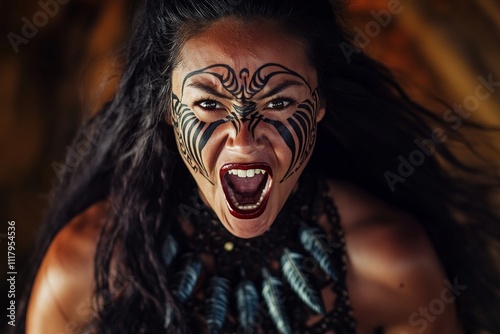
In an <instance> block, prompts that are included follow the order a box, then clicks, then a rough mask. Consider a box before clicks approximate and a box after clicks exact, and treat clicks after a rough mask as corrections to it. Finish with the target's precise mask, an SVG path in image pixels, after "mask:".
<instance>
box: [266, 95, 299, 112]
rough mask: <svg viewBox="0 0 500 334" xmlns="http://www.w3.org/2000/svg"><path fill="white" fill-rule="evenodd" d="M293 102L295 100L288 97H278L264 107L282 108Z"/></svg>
mask: <svg viewBox="0 0 500 334" xmlns="http://www.w3.org/2000/svg"><path fill="white" fill-rule="evenodd" d="M294 102H295V101H294V100H292V99H290V98H282V97H280V98H276V99H274V100H272V101H271V102H269V104H268V105H267V106H266V107H265V109H274V110H283V109H285V108H287V107H288V106H290V105H291V104H292V103H294Z"/></svg>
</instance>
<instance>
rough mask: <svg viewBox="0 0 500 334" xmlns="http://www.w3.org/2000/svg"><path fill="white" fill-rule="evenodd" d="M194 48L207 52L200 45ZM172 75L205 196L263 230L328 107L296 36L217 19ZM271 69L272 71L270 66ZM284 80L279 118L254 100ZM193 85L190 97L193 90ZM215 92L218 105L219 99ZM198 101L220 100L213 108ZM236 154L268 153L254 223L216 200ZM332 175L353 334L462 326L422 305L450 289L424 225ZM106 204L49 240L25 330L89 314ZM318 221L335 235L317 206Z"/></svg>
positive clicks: (180, 129)
mask: <svg viewBox="0 0 500 334" xmlns="http://www.w3.org/2000/svg"><path fill="white" fill-rule="evenodd" d="M202 49H203V50H204V51H205V53H203V54H201V55H200V51H199V50H202ZM276 64H278V65H276ZM280 71H283V72H285V73H281V74H279V75H282V76H283V75H284V76H285V77H286V78H281V79H279V80H275V82H273V81H272V79H269V80H268V81H267V86H266V85H265V86H262V87H260V85H262V84H264V83H266V78H267V77H269V76H270V75H273V73H277V72H280ZM258 73H261V74H262V75H260V76H259V75H258ZM173 75H174V78H173V79H174V84H173V91H172V94H173V95H172V97H173V100H172V103H173V107H172V111H173V115H172V116H171V122H170V123H171V126H174V127H175V129H176V131H177V140H178V147H180V151H181V155H182V156H183V159H184V161H185V162H186V166H187V168H188V169H190V172H191V173H192V175H193V176H194V178H195V180H196V182H197V183H198V186H199V187H200V188H202V189H200V193H201V195H202V197H203V198H204V200H205V202H206V203H207V205H210V206H211V207H212V208H213V209H214V211H216V213H217V215H218V216H219V218H220V219H221V222H222V223H223V224H224V226H225V227H226V228H227V229H228V230H229V231H230V232H232V233H233V234H235V235H239V236H241V237H252V236H256V235H259V234H262V233H264V232H265V230H266V229H267V228H268V227H269V226H270V225H271V224H272V222H273V221H274V218H275V217H276V215H277V214H278V213H279V210H280V209H281V207H282V205H283V204H284V202H285V201H286V199H287V198H288V196H289V194H290V193H291V192H292V191H293V189H294V188H295V187H296V185H297V182H298V179H299V176H300V174H301V173H302V170H303V168H304V167H305V165H306V164H307V162H308V159H309V156H310V154H311V152H310V147H309V146H310V143H311V140H312V141H314V139H312V138H314V137H315V125H316V123H317V122H319V121H321V118H322V114H324V108H325V106H324V104H322V102H321V101H320V100H319V99H318V97H317V93H316V88H317V78H316V72H315V70H314V69H313V68H312V67H311V66H310V65H309V64H308V62H307V59H306V58H305V52H304V48H303V45H302V44H301V43H300V42H299V41H297V40H294V39H293V38H291V37H290V36H288V35H287V34H286V33H285V32H283V31H281V30H280V28H279V26H278V25H277V24H275V23H273V22H267V21H263V22H258V23H255V22H253V23H248V22H247V23H241V22H238V21H236V20H230V19H227V20H222V21H220V22H218V23H216V24H214V25H213V26H212V27H210V28H209V29H208V30H206V31H204V32H203V33H201V34H200V35H199V36H197V37H196V38H193V39H192V40H190V41H189V42H187V43H186V44H185V46H184V47H183V50H182V54H181V65H180V66H179V67H178V68H176V69H175V70H174V74H173ZM198 75H202V76H205V77H208V78H210V79H206V78H205V80H208V82H207V81H205V82H198V87H192V88H193V89H198V90H199V89H200V88H201V90H203V88H207V83H210V85H211V86H208V87H210V88H213V89H215V90H216V93H217V94H219V95H226V97H227V100H224V101H220V99H221V97H220V96H217V94H211V93H208V95H209V97H210V99H206V98H205V96H206V94H207V89H205V92H201V93H200V94H201V95H200V96H201V98H202V99H205V100H204V101H201V102H200V100H199V99H198V100H196V99H195V98H194V97H189V96H188V95H187V92H186V90H185V89H186V88H185V89H184V90H183V88H182V87H183V86H186V85H188V84H189V83H188V79H186V78H188V77H189V76H191V77H194V76H198ZM231 76H233V77H234V80H236V82H243V83H244V84H243V85H241V84H234V85H233V84H232V81H227V80H226V79H225V78H227V77H231ZM242 78H246V79H245V80H242ZM252 78H254V79H252ZM255 78H257V79H255ZM274 78H275V79H278V74H276V75H274ZM241 80H242V81H241ZM286 80H293V81H296V82H298V83H300V82H302V83H303V84H302V85H294V84H292V85H290V86H288V87H285V88H284V89H283V91H282V92H281V93H284V92H285V89H286V90H287V91H286V93H287V94H286V95H287V96H288V95H291V96H293V97H294V98H295V99H294V101H295V102H293V103H292V104H291V105H287V106H289V108H288V109H285V108H282V109H281V110H279V111H280V113H281V114H284V115H282V116H283V117H282V116H279V115H275V111H276V110H275V109H276V106H279V108H281V107H283V99H282V98H281V97H278V98H277V97H276V96H275V95H273V94H271V95H272V96H269V97H268V99H263V100H265V101H259V102H256V101H255V100H252V99H253V98H255V96H256V94H258V93H259V92H260V93H262V94H266V93H269V92H270V91H271V90H272V89H273V88H275V87H276V86H278V85H279V84H280V83H282V82H284V81H286ZM202 84H204V85H205V87H203V85H202ZM270 85H271V86H270ZM255 92H257V93H255ZM212 93H213V92H212ZM254 93H255V94H254ZM191 94H194V95H196V93H194V91H193V93H191ZM194 95H193V96H194ZM200 96H198V97H200ZM280 99H281V100H280ZM213 100H215V102H213ZM192 101H198V102H197V103H198V104H197V106H202V108H203V109H205V111H203V110H198V113H197V111H196V109H195V110H193V109H192V107H191V106H193V105H194V104H193V102H192ZM211 101H212V102H211ZM219 102H220V103H221V105H224V108H222V109H221V108H220V107H219V106H217V103H219ZM261 102H262V103H261ZM200 103H202V104H200ZM253 103H255V105H254V104H253ZM260 103H261V104H260ZM285 104H286V103H285ZM262 105H265V106H269V105H270V106H274V107H273V108H271V109H272V110H273V111H272V112H269V111H264V110H267V109H265V107H263V106H262ZM194 108H196V107H194ZM279 108H278V109H279ZM333 108H334V106H333ZM206 109H217V110H216V115H214V114H212V112H206ZM299 111H300V112H299ZM219 112H220V114H221V115H223V116H222V117H219V114H218V113H219ZM302 113H303V114H302ZM186 115H187V116H186ZM214 116H215V117H214ZM182 117H188V118H189V119H182ZM299 117H300V119H299ZM293 122H295V123H293ZM311 122H312V123H311ZM191 126H192V127H193V129H199V130H200V132H199V134H198V136H194V135H193V134H192V133H189V132H187V131H186V130H187V129H188V128H189V127H191ZM299 137H301V138H302V139H300V138H299ZM209 139H210V140H209ZM299 142H301V143H302V144H301V145H299V144H298V143H299ZM294 145H295V146H294ZM263 152H264V153H263ZM235 157H236V159H238V161H251V160H252V159H263V160H265V161H266V162H269V164H270V165H271V166H272V168H273V172H274V174H275V178H276V180H277V182H276V186H275V187H274V189H273V195H272V196H271V197H270V204H269V206H268V208H266V212H265V213H264V214H263V216H262V217H261V218H262V219H260V220H259V219H255V221H254V220H252V221H250V222H249V224H248V225H250V226H247V225H243V224H241V222H239V221H238V220H237V219H236V218H234V217H231V216H230V214H228V213H227V212H226V211H225V210H227V207H226V205H225V203H219V202H218V200H217V198H218V196H219V197H220V196H221V193H220V181H218V179H217V172H218V167H219V166H220V165H221V164H222V163H225V162H226V161H227V159H235ZM325 163H327V162H325ZM328 185H329V189H330V191H329V194H330V196H331V198H332V199H333V201H334V202H335V204H336V206H337V208H338V212H339V215H340V217H341V225H342V227H343V229H344V231H345V238H346V254H347V286H348V289H349V293H350V298H351V304H352V308H353V311H354V318H355V319H356V321H357V333H360V334H365V333H366V334H368V333H373V331H374V330H375V329H376V328H379V327H381V328H382V329H383V330H384V333H387V334H422V333H424V334H459V333H463V331H462V329H461V326H460V324H459V321H458V319H457V314H456V309H455V304H454V302H449V303H448V302H447V303H446V304H445V308H444V310H442V312H441V313H440V314H439V315H436V316H433V315H432V314H428V310H427V311H425V310H426V309H427V308H428V307H429V305H430V303H431V302H432V301H433V300H436V299H441V298H443V296H447V298H449V297H450V292H449V291H446V289H449V287H448V285H447V284H446V283H445V282H446V280H447V277H446V275H445V273H444V270H443V268H442V266H441V264H440V262H439V260H438V257H437V255H436V253H435V251H434V249H433V247H432V244H431V243H430V241H429V238H428V237H427V234H426V233H425V231H424V230H423V229H422V227H421V225H420V224H419V223H418V222H417V221H416V220H415V219H414V218H413V217H411V216H410V215H408V214H406V213H404V212H401V211H399V210H396V209H394V208H392V207H390V206H388V205H387V204H385V203H383V202H381V201H380V200H378V199H376V198H374V197H372V196H371V195H369V194H368V193H366V192H365V191H363V190H361V189H359V188H356V187H354V186H353V185H351V184H349V183H346V182H344V181H341V180H328ZM108 210H109V205H108V204H107V203H106V202H102V203H97V204H95V205H94V206H92V207H90V208H89V209H87V210H86V211H85V212H83V213H82V214H80V215H79V216H77V217H75V218H74V219H73V220H72V221H71V222H70V223H69V224H68V225H67V226H66V227H65V228H63V230H62V231H61V232H60V233H59V234H58V235H57V237H56V238H55V239H54V241H53V242H52V245H51V247H50V249H49V250H48V252H47V254H46V255H45V259H44V261H43V263H42V266H41V268H40V270H39V272H38V275H37V277H36V281H35V284H34V287H33V292H32V295H31V300H30V303H29V308H28V317H27V333H28V334H42V333H43V334H46V333H60V332H63V333H64V332H65V330H67V328H68V327H67V326H68V324H73V325H74V326H78V325H83V324H84V323H85V322H86V321H88V319H89V317H88V316H89V314H88V313H87V314H83V315H82V311H81V310H82V308H85V306H82V305H88V303H89V301H90V299H91V296H92V293H95V292H94V291H93V289H94V283H93V270H94V268H93V263H94V257H95V255H96V254H95V249H96V242H97V238H98V232H99V229H100V226H101V225H102V222H103V220H104V219H105V217H106V214H107V212H108ZM318 224H319V225H320V226H321V227H323V228H324V229H325V231H326V232H327V233H331V234H333V233H332V231H331V229H330V226H329V225H328V223H327V220H326V217H325V216H324V215H323V216H321V217H320V219H319V221H318ZM453 279H454V278H451V279H449V281H451V282H453ZM443 293H444V294H443ZM446 293H447V294H446ZM322 295H323V300H324V302H325V305H326V306H327V307H326V308H327V311H329V310H330V309H331V308H332V306H333V304H334V300H335V297H336V296H335V295H334V293H333V292H332V289H329V288H325V289H324V290H323V291H322ZM457 298H460V297H457ZM449 300H452V299H449ZM79 310H80V311H79ZM415 312H417V315H418V319H426V320H425V323H422V321H421V322H419V324H418V325H416V323H415V322H414V321H413V322H412V321H411V320H410V319H411V317H412V315H413V316H414V315H415ZM419 312H423V313H422V314H424V315H422V316H420V315H419V314H420V313H419ZM425 312H427V314H426V313H425ZM138 316H139V315H138ZM412 319H413V320H415V318H412ZM315 320H316V319H310V322H314V321H315ZM424 324H425V328H424Z"/></svg>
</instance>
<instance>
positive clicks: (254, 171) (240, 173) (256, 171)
mask: <svg viewBox="0 0 500 334" xmlns="http://www.w3.org/2000/svg"><path fill="white" fill-rule="evenodd" d="M228 173H229V174H233V175H237V176H238V177H253V176H254V175H255V174H261V173H262V174H265V173H266V171H265V170H263V169H247V170H243V169H230V170H229V171H228Z"/></svg>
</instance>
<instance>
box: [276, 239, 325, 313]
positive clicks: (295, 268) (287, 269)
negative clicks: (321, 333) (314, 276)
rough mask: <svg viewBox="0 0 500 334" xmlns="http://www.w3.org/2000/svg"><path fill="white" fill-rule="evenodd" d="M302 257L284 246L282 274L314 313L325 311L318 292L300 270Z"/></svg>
mask: <svg viewBox="0 0 500 334" xmlns="http://www.w3.org/2000/svg"><path fill="white" fill-rule="evenodd" d="M302 258H303V256H302V255H300V254H297V253H294V252H291V251H290V250H288V249H287V248H285V249H284V252H283V255H282V256H281V270H282V271H283V276H285V278H286V280H287V281H288V283H290V286H291V287H292V289H293V291H295V293H296V294H297V296H299V297H300V299H302V301H303V302H304V303H306V304H307V306H309V307H310V308H311V309H312V310H313V311H315V312H316V313H325V307H324V305H323V300H322V299H321V298H320V297H319V294H318V292H317V291H316V290H315V289H314V288H313V286H312V285H311V283H309V280H308V278H307V276H306V275H305V274H304V272H303V271H302V264H301V261H302Z"/></svg>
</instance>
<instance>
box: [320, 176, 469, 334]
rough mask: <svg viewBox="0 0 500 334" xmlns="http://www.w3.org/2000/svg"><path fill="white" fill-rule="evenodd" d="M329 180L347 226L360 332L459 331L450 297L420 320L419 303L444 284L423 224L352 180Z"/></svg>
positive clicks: (351, 282)
mask: <svg viewBox="0 0 500 334" xmlns="http://www.w3.org/2000/svg"><path fill="white" fill-rule="evenodd" d="M328 183H329V189H330V196H331V197H332V198H333V200H334V202H335V204H336V206H337V209H338V212H339V215H340V218H341V224H342V227H343V229H344V231H345V240H346V252H347V259H348V276H347V284H348V288H349V292H350V296H351V302H352V305H353V310H354V312H355V316H356V318H357V319H358V322H359V326H360V327H361V330H360V332H361V333H363V332H365V331H366V332H369V331H370V330H373V328H375V327H379V326H380V327H382V328H384V330H385V332H386V333H392V332H394V333H400V332H401V331H403V332H407V333H417V332H418V333H460V332H461V331H460V329H459V327H458V321H457V319H456V314H455V307H454V305H453V303H452V302H451V303H448V304H446V303H445V302H443V306H446V307H444V308H443V310H439V313H440V314H439V317H433V318H432V319H433V321H429V319H431V318H430V317H429V318H425V317H422V319H423V320H422V322H418V320H419V319H420V318H419V317H420V315H419V313H418V312H420V310H421V309H422V307H425V306H426V305H429V302H430V301H432V300H434V299H438V300H439V299H440V298H441V296H442V293H443V290H444V289H446V288H447V287H448V285H447V283H448V281H447V278H446V274H445V272H444V269H443V267H442V265H441V263H440V261H439V259H438V256H437V254H436V252H435V250H434V247H433V245H432V243H431V242H430V240H429V237H428V235H427V233H426V231H425V230H424V229H423V227H422V226H421V224H420V223H419V222H418V221H417V220H416V219H415V218H414V217H412V216H411V215H409V214H407V213H405V212H403V211H400V210H398V209H396V208H393V207H391V206H389V205H388V204H386V203H384V202H383V201H381V200H379V199H377V198H375V197H373V196H372V195H370V194H369V193H367V192H366V191H364V190H362V189H360V188H358V187H356V186H354V185H352V184H349V183H346V182H344V181H329V182H328ZM448 300H449V299H448ZM440 305H441V304H440ZM415 315H416V316H415ZM431 316H432V314H431Z"/></svg>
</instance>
